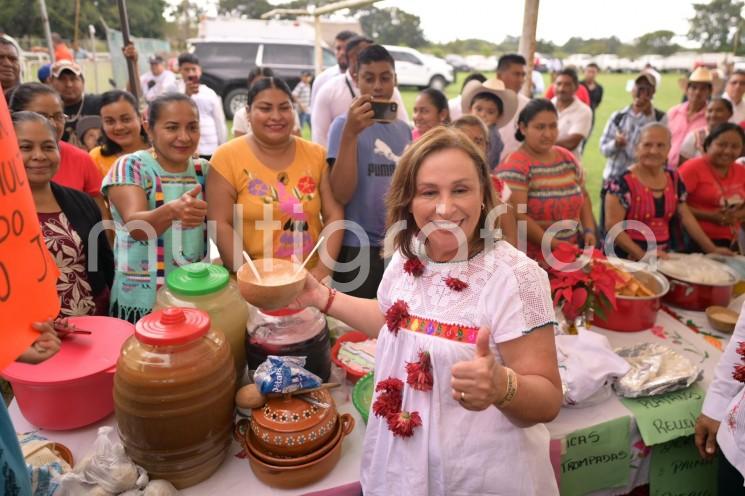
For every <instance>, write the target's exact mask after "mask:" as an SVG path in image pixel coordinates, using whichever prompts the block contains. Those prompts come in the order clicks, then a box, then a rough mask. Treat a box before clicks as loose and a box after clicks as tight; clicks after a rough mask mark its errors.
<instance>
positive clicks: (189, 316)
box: [135, 308, 210, 346]
mask: <svg viewBox="0 0 745 496" xmlns="http://www.w3.org/2000/svg"><path fill="white" fill-rule="evenodd" d="M209 330H210V316H209V315H208V314H207V313H206V312H203V311H201V310H197V309H196V308H166V309H164V310H158V311H155V312H153V313H151V314H150V315H146V316H144V317H143V318H141V319H140V320H139V321H138V322H137V324H136V325H135V337H136V338H137V340H138V341H139V342H141V343H144V344H151V345H154V346H170V345H179V344H186V343H189V342H191V341H194V340H196V339H199V338H201V337H202V336H204V335H205V334H207V332H208V331H209Z"/></svg>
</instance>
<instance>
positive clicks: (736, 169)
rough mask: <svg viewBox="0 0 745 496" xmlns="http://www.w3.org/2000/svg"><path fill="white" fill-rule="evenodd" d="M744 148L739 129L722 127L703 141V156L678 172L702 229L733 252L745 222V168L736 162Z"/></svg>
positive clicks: (692, 210) (713, 131)
mask: <svg viewBox="0 0 745 496" xmlns="http://www.w3.org/2000/svg"><path fill="white" fill-rule="evenodd" d="M744 145H745V132H743V130H742V128H741V127H740V126H739V125H737V124H733V123H730V122H726V123H724V124H720V125H718V126H716V127H715V128H714V129H712V131H711V133H709V135H708V136H707V137H706V139H705V140H704V143H703V149H704V154H703V155H702V156H700V157H696V158H694V159H691V160H689V161H688V162H686V163H685V164H683V165H682V166H681V167H680V169H679V171H680V177H681V178H682V179H683V182H685V185H686V190H687V191H688V206H689V207H690V209H691V212H693V215H694V216H695V217H696V219H698V221H699V223H700V224H701V228H702V229H703V230H704V232H705V233H706V235H707V236H709V238H711V240H712V241H713V242H714V244H715V245H717V246H724V247H728V248H731V249H735V246H736V244H737V232H738V230H739V229H740V226H741V224H742V222H743V221H745V167H743V166H741V165H739V164H737V163H736V162H735V160H737V158H738V157H739V156H740V155H742V149H743V146H744ZM693 248H694V249H695V248H696V247H693Z"/></svg>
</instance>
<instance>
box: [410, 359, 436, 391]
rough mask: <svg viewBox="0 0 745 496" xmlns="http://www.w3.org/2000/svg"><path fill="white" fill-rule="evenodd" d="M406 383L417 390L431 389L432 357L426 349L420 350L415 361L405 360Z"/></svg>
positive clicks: (432, 380)
mask: <svg viewBox="0 0 745 496" xmlns="http://www.w3.org/2000/svg"><path fill="white" fill-rule="evenodd" d="M406 374H407V375H406V383H407V384H408V385H409V386H411V387H412V388H414V389H416V390H418V391H432V384H433V383H434V379H433V378H432V359H431V358H430V356H429V352H428V351H420V352H419V359H418V360H417V361H416V362H406Z"/></svg>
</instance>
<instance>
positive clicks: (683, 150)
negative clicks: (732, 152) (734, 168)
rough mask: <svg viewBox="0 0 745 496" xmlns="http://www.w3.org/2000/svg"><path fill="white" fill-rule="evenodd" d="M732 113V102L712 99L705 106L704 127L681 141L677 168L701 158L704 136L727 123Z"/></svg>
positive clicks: (719, 98) (718, 98)
mask: <svg viewBox="0 0 745 496" xmlns="http://www.w3.org/2000/svg"><path fill="white" fill-rule="evenodd" d="M733 112H734V109H733V108H732V102H730V101H729V100H727V99H724V98H721V97H717V98H712V99H711V100H710V101H709V103H708V104H707V105H706V127H702V128H701V129H696V130H695V131H691V132H690V133H688V134H687V135H686V137H685V138H684V139H683V144H682V145H680V159H679V162H678V166H681V165H683V164H684V163H685V162H686V160H689V159H692V158H694V157H699V156H701V155H702V154H703V153H704V141H705V140H706V136H708V135H709V133H710V132H711V130H712V129H714V128H715V127H716V126H718V125H719V124H724V123H726V122H729V120H730V118H732V114H733ZM739 156H740V155H738V157H739ZM735 158H737V157H735Z"/></svg>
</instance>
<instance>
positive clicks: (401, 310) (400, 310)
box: [385, 300, 409, 336]
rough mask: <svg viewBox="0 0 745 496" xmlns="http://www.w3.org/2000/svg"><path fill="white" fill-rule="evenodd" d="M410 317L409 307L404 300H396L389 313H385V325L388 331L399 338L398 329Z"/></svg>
mask: <svg viewBox="0 0 745 496" xmlns="http://www.w3.org/2000/svg"><path fill="white" fill-rule="evenodd" d="M408 317H409V305H407V304H406V302H405V301H403V300H396V303H394V304H393V305H391V307H390V308H389V309H388V311H386V312H385V323H386V325H387V326H388V330H389V331H391V332H392V333H393V334H395V335H396V336H398V329H399V328H400V327H401V323H402V322H403V321H404V320H406V318H408Z"/></svg>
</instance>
